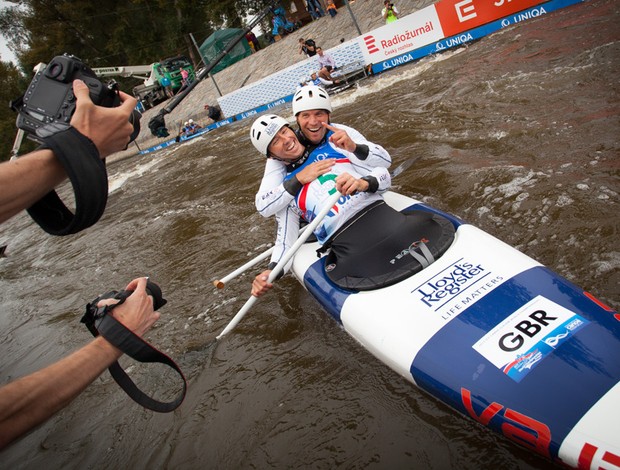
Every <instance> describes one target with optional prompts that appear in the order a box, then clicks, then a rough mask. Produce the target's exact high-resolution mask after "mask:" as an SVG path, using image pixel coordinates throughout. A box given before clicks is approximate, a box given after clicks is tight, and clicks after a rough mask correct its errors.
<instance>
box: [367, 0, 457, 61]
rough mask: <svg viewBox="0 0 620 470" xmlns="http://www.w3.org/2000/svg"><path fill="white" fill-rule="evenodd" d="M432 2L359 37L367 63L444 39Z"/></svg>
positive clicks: (383, 59)
mask: <svg viewBox="0 0 620 470" xmlns="http://www.w3.org/2000/svg"><path fill="white" fill-rule="evenodd" d="M444 37H445V35H444V33H443V31H442V29H441V25H440V23H439V18H438V17H437V11H436V10H435V5H430V6H428V7H426V8H424V9H422V10H420V11H416V12H415V13H413V14H411V15H408V16H405V17H404V18H401V19H399V20H398V21H395V22H394V23H390V24H389V25H385V26H382V27H381V28H377V29H375V30H373V31H371V32H370V33H368V34H363V35H362V36H360V41H361V42H360V46H361V48H362V52H363V54H364V59H365V60H366V63H367V64H375V63H377V62H382V61H385V60H387V59H390V58H391V57H396V56H399V55H401V54H404V53H405V52H407V51H411V50H413V49H418V48H419V47H422V46H425V45H427V44H431V43H433V42H436V41H439V40H440V39H442V38H444Z"/></svg>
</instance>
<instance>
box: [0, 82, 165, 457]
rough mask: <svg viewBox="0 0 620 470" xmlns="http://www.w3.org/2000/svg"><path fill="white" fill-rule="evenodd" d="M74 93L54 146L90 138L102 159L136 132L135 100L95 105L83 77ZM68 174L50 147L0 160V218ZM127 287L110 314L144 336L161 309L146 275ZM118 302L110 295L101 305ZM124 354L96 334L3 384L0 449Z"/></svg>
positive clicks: (25, 205) (32, 200) (29, 203)
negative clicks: (73, 102) (131, 118)
mask: <svg viewBox="0 0 620 470" xmlns="http://www.w3.org/2000/svg"><path fill="white" fill-rule="evenodd" d="M73 92H74V94H75V97H76V99H77V103H76V110H75V113H74V114H73V117H72V119H71V127H70V128H69V129H68V130H65V131H62V132H61V133H58V134H55V135H53V136H51V137H48V138H46V139H44V140H47V139H54V141H55V143H54V146H55V147H57V148H62V149H63V150H64V151H66V152H67V153H70V152H75V146H73V145H71V143H72V142H75V141H79V140H80V139H83V140H88V139H90V142H91V144H90V145H92V144H94V146H95V147H96V151H97V152H98V155H97V156H98V157H100V158H102V159H103V158H105V157H106V156H108V155H110V154H111V153H114V152H118V151H120V150H122V149H124V148H126V146H127V143H128V142H129V139H130V135H131V133H132V132H133V126H132V125H131V124H130V123H129V116H130V115H131V113H132V111H133V109H134V107H135V106H136V100H135V99H134V98H132V97H130V96H129V95H127V94H125V93H123V92H120V98H121V100H122V103H121V105H120V106H118V107H115V108H105V107H100V106H95V105H94V104H93V102H92V101H91V100H90V97H89V90H88V86H87V85H86V84H85V83H84V82H82V81H81V80H75V81H74V82H73ZM64 133H67V134H66V135H63V134H64ZM68 136H71V137H70V138H71V140H70V138H69V137H68ZM80 156H81V155H80ZM66 178H67V174H66V172H65V170H64V167H63V166H62V165H61V164H60V162H59V161H58V159H57V158H56V156H55V155H54V153H53V152H52V150H50V149H49V148H46V149H39V150H35V151H34V152H31V153H29V154H26V155H24V156H22V157H20V158H18V159H16V160H12V161H8V162H4V163H1V164H0V187H2V191H1V192H0V222H4V221H6V220H8V219H9V218H11V217H12V216H14V215H15V214H17V213H18V212H20V211H21V210H23V209H26V208H28V207H30V206H32V204H34V203H35V202H37V201H38V200H39V199H41V198H42V197H43V196H45V195H46V194H47V193H48V192H50V191H51V190H52V189H53V188H55V187H56V186H58V185H59V184H60V183H62V181H64V180H65V179H66ZM127 289H128V290H134V292H133V294H132V295H131V296H129V298H127V300H126V301H125V302H124V303H123V304H122V305H120V306H118V307H117V308H115V309H114V310H113V312H111V313H110V315H113V316H114V317H115V318H116V319H117V320H118V321H119V322H121V323H122V324H123V325H124V326H125V327H127V328H128V329H130V330H131V331H133V332H134V333H135V334H136V335H138V336H142V335H144V334H145V333H146V332H147V331H148V329H149V328H150V327H151V326H152V325H153V323H155V322H156V321H157V319H158V318H159V313H157V312H155V311H153V301H152V299H151V298H150V297H149V296H148V295H147V294H146V279H145V278H140V279H135V280H133V281H132V282H130V283H129V284H128V285H127ZM115 302H116V301H114V300H112V299H107V300H104V301H102V302H100V304H99V305H104V304H112V303H115ZM121 355H122V353H121V351H120V350H118V349H117V348H115V347H114V346H112V344H110V343H109V342H108V341H107V340H106V339H105V338H104V337H102V336H98V337H97V338H95V339H94V340H92V341H91V342H90V343H88V344H87V345H85V346H83V347H82V348H80V349H79V350H77V351H75V352H74V353H72V354H70V355H69V356H67V357H66V358H64V359H61V360H60V361H58V362H56V363H54V364H52V365H50V366H48V367H46V368H44V369H42V370H40V371H37V372H34V373H32V374H30V375H28V376H26V377H23V378H21V379H17V380H15V381H13V382H11V383H9V384H7V385H4V386H3V387H1V388H0V449H1V448H4V447H6V446H7V445H9V444H10V443H11V442H13V441H14V440H16V439H18V438H19V437H21V436H22V435H24V434H25V433H27V432H28V431H30V430H31V429H33V428H34V427H35V426H37V425H39V424H41V423H43V422H44V421H46V420H47V419H49V418H50V417H51V416H52V415H54V414H55V413H56V412H58V411H59V410H61V409H62V408H64V407H65V406H67V405H68V404H69V403H71V401H72V400H73V399H74V398H75V397H76V396H78V395H79V394H80V393H81V392H82V391H83V390H84V389H85V388H86V387H87V386H88V385H89V384H90V383H91V382H93V381H94V380H95V379H96V378H97V377H99V375H101V373H102V372H103V371H104V370H105V369H106V368H108V367H109V366H110V365H111V364H113V363H114V362H115V361H116V360H117V359H118V358H119V357H120V356H121Z"/></svg>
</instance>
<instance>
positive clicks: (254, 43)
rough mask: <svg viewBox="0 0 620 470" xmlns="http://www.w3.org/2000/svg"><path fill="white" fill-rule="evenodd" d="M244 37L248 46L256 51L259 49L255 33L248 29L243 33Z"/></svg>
mask: <svg viewBox="0 0 620 470" xmlns="http://www.w3.org/2000/svg"><path fill="white" fill-rule="evenodd" d="M245 39H246V40H247V41H248V44H249V45H250V47H251V48H252V49H253V51H254V52H257V51H259V50H260V44H259V42H258V39H257V38H256V35H255V34H254V33H253V32H252V31H248V33H247V34H246V35H245Z"/></svg>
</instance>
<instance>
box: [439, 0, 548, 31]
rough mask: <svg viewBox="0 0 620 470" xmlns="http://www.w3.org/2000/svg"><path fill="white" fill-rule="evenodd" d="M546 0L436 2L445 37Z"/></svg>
mask: <svg viewBox="0 0 620 470" xmlns="http://www.w3.org/2000/svg"><path fill="white" fill-rule="evenodd" d="M544 2H545V0H512V1H511V0H441V1H440V2H438V3H435V5H434V7H435V8H436V10H437V15H438V16H439V21H440V23H441V27H442V29H443V32H444V33H445V36H444V37H448V36H454V35H456V34H459V33H462V32H463V31H467V30H469V29H473V28H476V27H478V26H482V25H483V24H486V23H490V22H491V21H495V20H497V19H498V18H503V17H505V16H508V15H511V14H513V13H516V12H518V11H521V10H525V9H527V8H530V7H533V6H535V5H538V4H540V3H544Z"/></svg>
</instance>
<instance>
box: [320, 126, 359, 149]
mask: <svg viewBox="0 0 620 470" xmlns="http://www.w3.org/2000/svg"><path fill="white" fill-rule="evenodd" d="M322 124H323V127H325V128H326V129H328V130H330V131H332V132H333V134H332V135H331V136H330V137H329V141H330V142H331V143H332V144H334V145H335V146H336V147H338V148H339V149H343V150H346V151H347V152H355V147H356V145H355V142H353V140H351V137H349V134H347V132H346V131H345V130H342V129H338V128H337V127H334V126H332V125H330V124H328V123H326V122H324V123H322Z"/></svg>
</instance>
